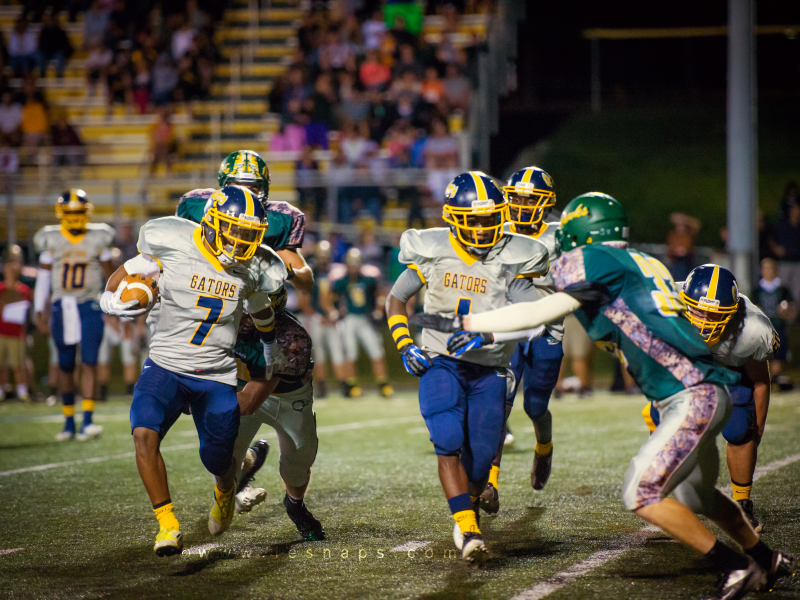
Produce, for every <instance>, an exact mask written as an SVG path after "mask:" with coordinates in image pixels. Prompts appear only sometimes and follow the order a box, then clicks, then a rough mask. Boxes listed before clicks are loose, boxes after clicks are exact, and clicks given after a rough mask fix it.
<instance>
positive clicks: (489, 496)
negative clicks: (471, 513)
mask: <svg viewBox="0 0 800 600" xmlns="http://www.w3.org/2000/svg"><path fill="white" fill-rule="evenodd" d="M480 507H481V508H482V509H483V512H485V513H486V514H489V515H494V514H497V511H499V510H500V492H498V491H497V488H496V487H494V486H493V485H492V484H491V483H487V484H486V489H485V490H483V493H482V494H481V497H480Z"/></svg>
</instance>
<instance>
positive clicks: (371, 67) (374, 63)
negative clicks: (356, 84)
mask: <svg viewBox="0 0 800 600" xmlns="http://www.w3.org/2000/svg"><path fill="white" fill-rule="evenodd" d="M391 76H392V72H391V71H390V70H389V67H387V66H385V65H382V64H381V63H380V61H379V60H378V53H377V52H376V51H375V50H367V56H366V59H365V60H364V62H363V64H362V65H361V69H360V70H359V74H358V77H359V79H360V80H361V85H363V86H364V87H365V88H367V89H374V88H382V87H383V86H385V85H386V84H387V83H388V81H389V79H390V78H391Z"/></svg>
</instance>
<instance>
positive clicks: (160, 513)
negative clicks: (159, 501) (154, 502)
mask: <svg viewBox="0 0 800 600" xmlns="http://www.w3.org/2000/svg"><path fill="white" fill-rule="evenodd" d="M172 510H173V507H172V502H170V503H169V504H165V505H164V506H159V507H158V508H154V509H153V512H154V513H156V519H158V524H159V525H160V526H161V529H180V528H181V525H180V523H178V519H176V518H175V513H174V512H172Z"/></svg>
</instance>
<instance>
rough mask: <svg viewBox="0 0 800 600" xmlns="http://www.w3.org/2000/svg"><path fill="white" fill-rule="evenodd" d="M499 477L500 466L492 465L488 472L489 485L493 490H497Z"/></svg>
mask: <svg viewBox="0 0 800 600" xmlns="http://www.w3.org/2000/svg"><path fill="white" fill-rule="evenodd" d="M499 476H500V465H492V470H491V471H489V483H491V484H492V485H493V486H494V489H496V490H499V489H500V485H499V484H498V483H497V478H498V477H499Z"/></svg>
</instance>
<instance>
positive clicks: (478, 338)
mask: <svg viewBox="0 0 800 600" xmlns="http://www.w3.org/2000/svg"><path fill="white" fill-rule="evenodd" d="M493 343H494V339H493V338H492V334H491V333H475V332H474V331H459V332H458V333H454V334H453V335H451V336H450V339H448V340H447V351H448V352H449V353H450V354H452V355H453V356H461V355H462V354H464V352H467V351H468V350H476V349H478V348H483V347H484V346H486V345H488V344H493Z"/></svg>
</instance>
